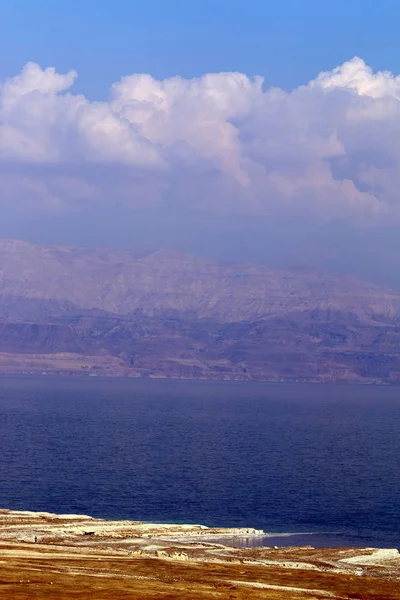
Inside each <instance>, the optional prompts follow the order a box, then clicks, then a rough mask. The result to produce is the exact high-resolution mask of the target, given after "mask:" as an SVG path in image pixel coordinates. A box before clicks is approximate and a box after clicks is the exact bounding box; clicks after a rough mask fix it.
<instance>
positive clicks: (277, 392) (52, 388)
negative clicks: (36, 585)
mask: <svg viewBox="0 0 400 600" xmlns="http://www.w3.org/2000/svg"><path fill="white" fill-rule="evenodd" d="M399 430H400V389H398V388H382V387H364V386H363V387H361V386H360V387H351V386H336V387H334V386H312V385H310V386H307V385H283V384H280V385H278V384H277V385H272V384H243V383H209V382H184V381H160V380H158V381H154V380H153V381H144V380H115V379H94V378H90V379H89V378H88V379H81V380H78V379H47V378H32V379H30V378H25V379H18V380H14V379H8V378H3V379H0V446H1V463H0V506H1V507H9V508H13V509H30V510H44V511H51V512H57V513H63V512H64V513H71V512H73V513H86V514H90V515H93V516H102V517H107V518H129V519H139V520H145V521H158V522H161V521H163V522H165V521H171V522H182V523H204V524H207V525H216V526H246V527H256V528H262V529H264V530H266V531H272V532H284V531H291V532H321V537H320V540H322V539H323V536H322V532H324V535H325V538H326V536H328V538H329V539H331V540H332V539H339V538H342V540H345V539H348V540H353V539H358V540H360V543H362V544H363V545H380V546H385V545H386V546H399V545H400V543H399V539H400V520H399V511H400V485H399V484H400V435H399V433H400V431H399ZM332 534H334V535H333V538H332ZM338 536H339V538H338ZM279 540H280V542H279ZM316 540H317V538H314V540H313V544H314V545H317V544H316V543H315V541H316ZM362 540H364V541H365V543H363V542H362ZM277 542H278V543H285V540H284V539H283V538H279V539H277V540H275V541H274V543H277ZM302 543H303V542H302ZM304 543H307V542H306V541H304ZM331 543H332V544H333V542H331ZM339 545H340V544H339ZM352 545H354V544H352Z"/></svg>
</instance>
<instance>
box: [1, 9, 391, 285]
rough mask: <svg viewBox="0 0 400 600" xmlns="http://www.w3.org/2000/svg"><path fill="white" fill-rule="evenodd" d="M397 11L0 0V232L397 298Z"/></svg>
mask: <svg viewBox="0 0 400 600" xmlns="http://www.w3.org/2000/svg"><path fill="white" fill-rule="evenodd" d="M399 19H400V3H399V2H397V1H390V0H383V1H381V2H376V0H372V1H368V0H360V1H358V0H346V1H342V0H336V1H331V0H326V1H325V2H321V1H320V0H298V1H295V0H291V1H290V0H279V1H278V0H276V1H275V0H271V1H267V0H259V1H258V0H246V1H244V0H231V1H229V2H228V1H227V0H202V1H201V2H199V1H198V0H181V1H178V0H158V1H157V0H146V2H143V1H140V2H136V1H134V0H113V2H110V1H109V0H107V1H104V0H96V1H94V0H85V1H82V0H76V1H74V0H69V1H67V0H56V1H55V0H35V1H34V2H33V1H28V0H24V1H23V0H2V2H1V3H0V82H1V84H0V235H2V236H9V237H21V238H25V239H30V240H34V241H39V242H46V243H48V242H51V243H88V244H92V243H95V244H111V245H112V244H121V245H124V246H129V247H132V248H135V249H151V248H155V247H160V246H167V247H174V248H177V249H181V250H186V251H192V252H197V253H201V254H207V255H209V256H215V257H218V258H223V259H245V260H260V261H263V262H267V263H268V264H279V265H292V264H309V265H316V266H320V267H328V268H333V269H338V270H342V271H345V272H353V273H357V274H359V275H362V276H363V277H366V278H369V279H373V280H375V281H380V282H382V283H385V284H388V285H393V286H396V287H400V270H399V267H400V260H399V257H400V240H399V238H400V236H399V228H400V195H399V191H398V190H399V189H400V141H399V140H400V135H399V134H400V76H399V75H398V74H399V73H400V38H399V36H398V23H399Z"/></svg>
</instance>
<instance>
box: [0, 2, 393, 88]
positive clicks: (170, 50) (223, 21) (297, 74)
mask: <svg viewBox="0 0 400 600" xmlns="http://www.w3.org/2000/svg"><path fill="white" fill-rule="evenodd" d="M399 19H400V2H398V0H383V1H381V2H378V1H377V0H335V1H332V0H141V1H137V0H2V1H1V2H0V23H1V25H0V57H1V58H0V78H1V79H3V78H4V77H6V76H11V75H14V74H15V73H16V72H18V71H19V70H20V68H21V67H22V65H23V64H24V63H26V62H27V61H29V60H31V61H35V62H38V63H39V64H40V65H41V66H48V65H53V66H56V68H57V70H59V71H61V72H63V71H65V70H68V69H71V68H74V69H76V70H77V71H78V74H79V79H78V81H77V83H76V87H75V89H76V90H77V91H79V92H83V93H85V94H86V95H87V96H88V97H90V98H92V99H94V98H98V99H100V98H104V97H105V96H106V95H107V90H108V87H109V86H110V84H111V83H113V82H114V81H117V80H118V79H119V78H120V77H121V76H123V75H126V74H128V73H134V72H136V73H141V72H144V73H151V74H152V75H153V76H154V77H156V78H164V77H170V76H173V75H177V74H179V75H181V76H183V77H193V76H199V75H202V74H203V73H207V72H218V71H241V72H244V73H247V74H250V75H251V74H260V75H263V76H264V77H265V78H266V84H267V85H268V84H271V85H276V86H280V87H283V88H285V89H290V88H293V87H296V86H297V85H299V84H301V83H305V82H307V81H308V80H310V79H313V78H314V77H315V76H316V75H317V73H318V72H319V71H321V70H330V69H332V68H333V67H335V66H337V65H339V64H341V63H343V62H344V61H346V60H348V59H350V58H352V57H353V56H355V55H358V56H362V58H363V59H364V60H365V61H366V62H367V63H368V64H369V65H371V66H372V67H373V68H374V69H377V70H380V69H388V70H391V71H394V72H398V71H400V52H399V46H400V42H399V35H398V27H399Z"/></svg>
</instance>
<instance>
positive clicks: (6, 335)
mask: <svg viewBox="0 0 400 600" xmlns="http://www.w3.org/2000/svg"><path fill="white" fill-rule="evenodd" d="M1 373H15V374H35V373H52V374H68V373H71V374H91V375H112V376H127V377H172V378H191V379H193V378H198V379H238V380H267V381H312V382H324V383H326V382H339V381H340V382H353V383H372V384H375V383H398V382H399V381H400V295H399V294H398V293H395V292H393V291H391V290H389V289H385V288H382V287H379V286H376V285H373V284H371V283H368V282H365V281H361V280H359V279H356V278H354V277H349V276H345V275H341V274H338V273H330V272H323V271H318V270H316V269H307V268H300V269H299V268H297V269H296V268H295V269H286V270H283V269H271V268H267V267H265V266H263V265H258V264H250V263H220V262H215V261H211V260H206V259H202V258H199V257H194V256H189V255H185V254H180V253H177V252H169V251H156V252H153V253H149V254H146V255H144V256H135V255H133V254H132V253H131V252H128V251H124V250H121V249H112V248H68V247H56V246H48V247H46V246H35V245H33V244H28V243H27V242H20V241H12V240H11V241H10V240H0V374H1Z"/></svg>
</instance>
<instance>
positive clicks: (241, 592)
mask: <svg viewBox="0 0 400 600" xmlns="http://www.w3.org/2000/svg"><path fill="white" fill-rule="evenodd" d="M210 534H211V536H212V539H210ZM232 534H236V535H238V534H240V535H244V536H247V537H250V538H253V539H256V538H257V537H260V536H265V535H268V534H265V532H262V531H261V530H256V529H253V528H208V527H206V526H204V525H183V524H182V525H176V524H171V523H167V524H165V523H164V524H162V523H158V524H157V523H144V522H141V521H111V520H105V519H96V518H93V517H90V516H88V515H72V514H64V515H61V514H60V515H57V514H53V513H44V512H33V511H13V510H9V509H3V510H0V551H1V559H2V560H1V562H0V579H1V590H2V599H3V598H4V600H15V599H17V598H18V599H24V600H26V599H27V598H29V600H42V599H46V600H47V599H48V600H55V599H58V598H63V600H74V599H76V598H82V599H86V598H88V597H90V596H92V595H93V596H94V597H95V598H96V600H112V598H119V597H121V598H122V597H129V598H130V599H132V600H155V599H156V598H157V599H158V598H160V597H163V596H164V595H165V594H167V595H168V597H170V598H174V599H175V598H176V599H179V600H187V599H188V598H191V599H196V600H211V599H212V598H213V599H215V598H216V597H219V598H222V599H225V598H238V599H242V598H246V600H259V599H260V598H265V599H266V600H267V599H268V600H277V599H279V600H280V599H284V600H285V599H286V600H292V599H293V597H295V598H296V599H297V600H307V599H309V598H310V597H314V598H348V597H353V598H356V597H366V598H374V600H399V598H400V554H399V552H398V550H397V549H394V548H392V549H377V548H375V549H374V548H325V549H323V548H314V547H313V546H312V545H309V544H308V545H303V546H297V547H280V548H279V547H276V546H268V547H267V546H263V547H261V546H260V547H233V546H229V545H223V544H221V543H219V542H218V541H217V538H219V540H221V538H222V539H223V538H225V540H226V536H227V535H228V536H230V537H232ZM311 535H312V534H311ZM294 594H295V596H294ZM350 594H351V595H350Z"/></svg>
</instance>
